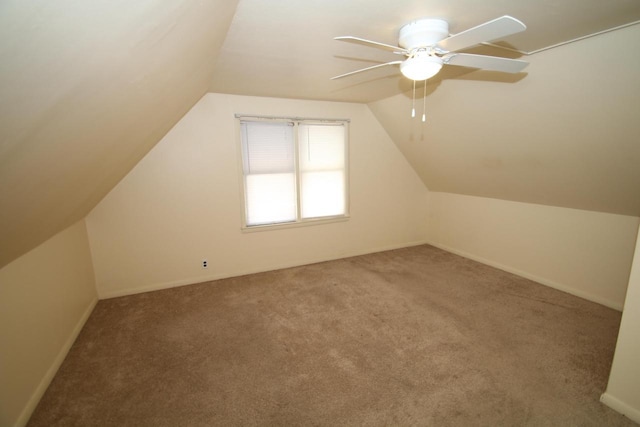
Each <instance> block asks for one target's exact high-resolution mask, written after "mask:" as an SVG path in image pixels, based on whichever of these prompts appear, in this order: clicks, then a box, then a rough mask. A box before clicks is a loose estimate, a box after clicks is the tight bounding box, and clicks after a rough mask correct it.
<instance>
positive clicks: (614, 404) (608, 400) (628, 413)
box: [600, 392, 640, 423]
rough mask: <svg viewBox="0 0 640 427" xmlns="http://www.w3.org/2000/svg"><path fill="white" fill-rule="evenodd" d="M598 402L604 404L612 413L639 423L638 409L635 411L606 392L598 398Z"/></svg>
mask: <svg viewBox="0 0 640 427" xmlns="http://www.w3.org/2000/svg"><path fill="white" fill-rule="evenodd" d="M600 402H602V403H604V404H605V405H607V406H608V407H609V408H611V409H613V410H614V411H616V412H619V413H621V414H622V415H624V416H625V417H627V418H629V419H630V420H633V421H635V422H637V423H640V409H636V408H634V407H632V406H630V405H628V404H627V403H625V402H623V401H622V400H620V399H618V398H616V397H613V396H612V395H610V394H609V393H607V392H604V393H603V394H602V396H600Z"/></svg>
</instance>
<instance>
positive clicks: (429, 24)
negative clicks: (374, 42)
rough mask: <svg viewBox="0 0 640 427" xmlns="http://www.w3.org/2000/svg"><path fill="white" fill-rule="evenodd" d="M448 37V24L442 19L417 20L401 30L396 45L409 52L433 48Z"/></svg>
mask: <svg viewBox="0 0 640 427" xmlns="http://www.w3.org/2000/svg"><path fill="white" fill-rule="evenodd" d="M448 36H449V24H448V23H447V21H444V20H442V19H432V18H427V19H418V20H417V21H412V22H410V23H408V24H406V25H404V26H403V27H402V28H400V34H399V37H398V44H399V45H400V46H401V47H403V48H405V49H407V50H409V51H411V50H414V49H416V48H419V47H428V46H434V45H435V44H436V43H438V42H439V41H440V40H443V39H445V38H447V37H448Z"/></svg>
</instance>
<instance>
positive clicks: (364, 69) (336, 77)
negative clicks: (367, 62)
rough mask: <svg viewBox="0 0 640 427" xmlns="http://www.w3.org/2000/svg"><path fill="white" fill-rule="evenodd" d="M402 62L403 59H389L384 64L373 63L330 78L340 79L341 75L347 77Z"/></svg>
mask: <svg viewBox="0 0 640 427" xmlns="http://www.w3.org/2000/svg"><path fill="white" fill-rule="evenodd" d="M402 62H403V61H391V62H385V63H384V64H377V65H373V66H371V67H367V68H361V69H360V70H355V71H351V72H349V73H345V74H340V75H339V76H335V77H331V80H335V79H340V78H342V77H347V76H350V75H352V74H356V73H361V72H363V71H369V70H373V69H374V68H379V67H384V66H387V65H396V64H402Z"/></svg>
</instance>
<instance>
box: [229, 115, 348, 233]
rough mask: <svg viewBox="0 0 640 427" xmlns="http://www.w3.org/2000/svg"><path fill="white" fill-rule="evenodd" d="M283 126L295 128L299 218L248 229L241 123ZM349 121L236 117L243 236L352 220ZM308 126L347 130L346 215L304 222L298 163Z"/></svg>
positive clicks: (294, 140)
mask: <svg viewBox="0 0 640 427" xmlns="http://www.w3.org/2000/svg"><path fill="white" fill-rule="evenodd" d="M247 121H248V122H268V123H274V122H276V123H277V122H280V123H291V124H292V125H293V146H294V161H295V170H294V173H295V186H296V191H295V196H296V200H295V203H296V218H295V220H294V221H289V222H275V223H269V224H258V225H248V224H247V192H246V180H245V173H244V147H243V141H242V125H241V123H242V122H247ZM350 122H351V121H350V120H349V119H333V118H307V117H286V116H260V115H251V114H235V128H236V147H237V150H238V151H237V152H238V175H239V180H238V181H239V184H240V199H241V208H242V209H241V212H240V221H241V222H240V224H241V227H240V228H241V230H242V231H243V232H255V231H266V230H277V229H286V228H295V227H305V226H311V225H320V224H330V223H336V222H343V221H347V220H349V218H350V217H351V215H350V177H349V175H350V174H349V169H350V168H349V151H350V149H349V145H350V144H349V130H350V129H349V125H350ZM301 124H305V125H314V124H317V125H323V124H324V125H326V124H330V125H331V124H335V125H342V126H344V211H345V212H344V214H340V215H332V216H324V217H315V218H302V217H301V215H302V212H301V210H302V208H301V202H300V200H301V183H300V182H301V179H300V175H301V172H300V159H299V146H298V144H299V126H300V125H301Z"/></svg>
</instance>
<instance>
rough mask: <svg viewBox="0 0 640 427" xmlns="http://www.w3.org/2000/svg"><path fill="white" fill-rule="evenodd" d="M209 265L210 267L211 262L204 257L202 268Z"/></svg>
mask: <svg viewBox="0 0 640 427" xmlns="http://www.w3.org/2000/svg"><path fill="white" fill-rule="evenodd" d="M207 267H209V263H208V262H207V260H206V259H203V260H202V268H207Z"/></svg>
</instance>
